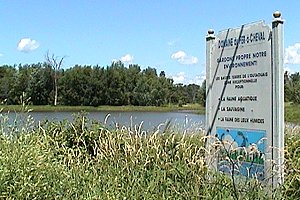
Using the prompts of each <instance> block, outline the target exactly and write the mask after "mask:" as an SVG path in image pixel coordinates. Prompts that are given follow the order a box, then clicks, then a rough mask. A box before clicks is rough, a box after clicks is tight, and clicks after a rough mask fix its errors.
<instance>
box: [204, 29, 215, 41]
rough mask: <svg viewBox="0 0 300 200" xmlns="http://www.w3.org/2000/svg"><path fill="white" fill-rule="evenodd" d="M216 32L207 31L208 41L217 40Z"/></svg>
mask: <svg viewBox="0 0 300 200" xmlns="http://www.w3.org/2000/svg"><path fill="white" fill-rule="evenodd" d="M214 33H215V31H214V30H213V29H208V31H207V36H206V41H209V40H212V39H215V38H216V37H215V35H214Z"/></svg>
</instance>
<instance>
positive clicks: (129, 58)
mask: <svg viewBox="0 0 300 200" xmlns="http://www.w3.org/2000/svg"><path fill="white" fill-rule="evenodd" d="M120 60H121V61H122V62H123V63H132V61H133V56H132V55H130V54H126V55H124V56H122V57H121V58H120Z"/></svg>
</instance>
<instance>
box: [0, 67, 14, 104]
mask: <svg viewBox="0 0 300 200" xmlns="http://www.w3.org/2000/svg"><path fill="white" fill-rule="evenodd" d="M15 73H16V70H15V68H14V67H12V66H8V65H4V66H1V67H0V101H1V102H3V101H7V100H8V103H10V101H9V99H10V96H9V95H10V90H11V88H12V86H13V84H14V77H15Z"/></svg>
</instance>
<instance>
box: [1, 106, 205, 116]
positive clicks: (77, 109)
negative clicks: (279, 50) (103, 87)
mask: <svg viewBox="0 0 300 200" xmlns="http://www.w3.org/2000/svg"><path fill="white" fill-rule="evenodd" d="M0 109H2V110H3V111H17V112H19V111H22V109H23V108H22V106H20V105H0ZM27 109H30V110H33V111H35V112H52V111H53V112H54V111H67V112H80V111H86V112H94V111H118V112H127V111H140V112H145V111H149V112H169V111H177V110H179V111H180V110H188V111H194V112H197V113H200V114H204V113H205V108H204V107H203V106H201V105H200V104H187V105H183V106H180V107H179V106H177V105H169V106H160V107H157V106H98V107H93V106H61V105H58V106H50V105H45V106H35V105H28V106H27Z"/></svg>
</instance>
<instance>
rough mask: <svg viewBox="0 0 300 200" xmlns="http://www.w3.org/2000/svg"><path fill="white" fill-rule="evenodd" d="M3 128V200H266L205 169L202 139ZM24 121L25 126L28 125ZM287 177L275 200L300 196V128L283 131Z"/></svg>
mask: <svg viewBox="0 0 300 200" xmlns="http://www.w3.org/2000/svg"><path fill="white" fill-rule="evenodd" d="M1 120H2V121H1V123H0V198H1V199H269V198H270V196H268V195H266V191H270V188H268V187H267V186H265V185H264V184H262V183H260V182H259V181H257V180H255V179H251V180H248V181H246V182H243V183H236V184H238V185H236V186H237V189H236V188H234V187H233V182H232V180H231V179H230V177H229V176H226V175H222V174H219V173H216V172H213V171H210V170H209V169H208V167H207V165H206V164H205V159H204V155H205V154H206V152H207V151H206V149H205V148H204V140H205V138H204V137H203V134H204V133H188V134H185V135H182V134H176V130H169V132H168V133H157V132H154V133H150V134H147V135H145V132H143V131H142V130H139V129H138V130H131V129H130V127H120V128H118V129H116V130H113V131H111V130H108V129H106V128H105V127H104V126H103V125H102V124H99V123H98V122H91V121H89V119H87V118H86V117H85V116H84V115H78V116H77V117H76V118H75V119H74V122H68V121H63V122H47V123H44V124H42V125H38V126H36V125H34V124H32V123H30V124H28V125H27V126H25V127H19V126H18V124H17V123H18V122H16V124H15V125H12V126H9V127H8V128H5V127H4V126H2V125H3V124H4V123H5V122H6V120H7V118H5V116H2V119H1ZM24 121H28V120H27V119H25V120H24ZM285 145H286V154H285V159H286V170H285V171H286V176H285V177H286V178H285V183H284V185H282V187H281V188H278V189H277V190H274V191H272V194H273V197H274V199H295V198H297V197H299V196H300V189H299V188H300V177H299V174H300V173H299V170H300V162H299V161H300V129H299V128H293V129H291V128H290V129H287V130H286V142H285Z"/></svg>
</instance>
